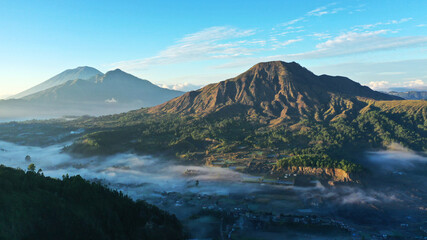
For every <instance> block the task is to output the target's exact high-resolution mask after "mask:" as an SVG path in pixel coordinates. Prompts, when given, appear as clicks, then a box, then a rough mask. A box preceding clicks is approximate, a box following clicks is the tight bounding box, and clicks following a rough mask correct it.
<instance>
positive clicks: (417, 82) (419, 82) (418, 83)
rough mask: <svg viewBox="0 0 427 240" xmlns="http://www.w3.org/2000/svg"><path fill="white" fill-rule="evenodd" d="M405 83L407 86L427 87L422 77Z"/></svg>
mask: <svg viewBox="0 0 427 240" xmlns="http://www.w3.org/2000/svg"><path fill="white" fill-rule="evenodd" d="M405 85H406V87H413V88H420V87H427V83H425V82H424V81H423V80H421V79H416V80H413V81H409V82H406V83H405Z"/></svg>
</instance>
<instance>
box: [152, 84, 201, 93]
mask: <svg viewBox="0 0 427 240" xmlns="http://www.w3.org/2000/svg"><path fill="white" fill-rule="evenodd" d="M158 85H159V86H160V87H162V88H168V89H172V90H177V91H183V92H189V91H193V90H197V89H200V88H201V87H203V85H195V84H191V83H188V82H185V83H177V84H172V85H167V84H158Z"/></svg>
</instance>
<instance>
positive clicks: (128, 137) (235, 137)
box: [65, 101, 427, 170]
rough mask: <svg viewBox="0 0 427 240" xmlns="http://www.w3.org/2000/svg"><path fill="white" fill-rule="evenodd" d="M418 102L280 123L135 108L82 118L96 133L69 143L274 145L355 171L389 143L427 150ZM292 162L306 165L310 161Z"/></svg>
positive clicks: (200, 148) (163, 148) (185, 151)
mask: <svg viewBox="0 0 427 240" xmlns="http://www.w3.org/2000/svg"><path fill="white" fill-rule="evenodd" d="M399 104H400V105H399ZM418 104H419V105H420V106H421V107H420V106H417V105H414V104H412V105H411V104H408V103H407V102H405V101H397V103H396V102H392V101H389V102H386V101H384V102H375V103H374V104H372V105H369V106H368V107H367V108H364V109H363V110H361V112H360V114H358V115H356V116H355V117H354V118H350V117H347V118H345V117H343V118H338V119H336V120H334V121H329V122H324V121H323V122H319V121H315V120H313V119H308V118H307V119H301V120H300V121H298V122H288V123H284V124H281V125H277V126H271V125H267V124H263V123H260V122H258V121H252V120H250V119H247V118H245V116H244V115H235V116H234V117H222V118H220V117H218V116H214V117H212V116H211V117H209V116H208V117H203V118H200V117H194V116H188V115H187V116H184V115H177V114H163V115H162V114H150V113H146V112H144V111H134V112H130V113H127V114H123V115H114V116H110V117H103V118H96V119H88V120H85V121H81V122H79V123H78V127H81V128H85V129H88V128H89V127H92V128H93V132H91V133H88V134H86V135H85V136H83V137H82V138H80V139H79V140H78V141H76V142H75V143H74V144H73V145H71V146H68V147H66V148H65V150H66V151H69V152H73V153H79V154H87V155H93V154H112V153H116V152H120V151H126V150H128V149H133V150H134V151H136V152H139V153H158V152H163V153H170V154H174V155H176V156H177V157H179V158H182V159H192V158H193V157H194V156H200V155H204V156H206V155H212V154H224V153H230V152H233V151H242V150H239V149H242V148H245V151H257V150H266V149H269V150H270V151H275V152H277V153H280V154H281V155H287V156H298V155H306V156H309V155H311V156H312V157H311V158H316V156H322V157H321V158H319V160H320V159H323V157H324V156H326V158H327V159H328V160H327V161H326V162H328V164H326V165H325V166H326V167H329V166H333V167H339V168H342V169H347V170H356V169H360V167H357V166H355V165H354V164H353V163H352V162H356V159H357V158H358V157H360V156H361V154H363V152H364V151H366V150H369V149H384V148H386V147H387V146H388V145H390V144H392V143H398V144H400V145H402V146H404V147H407V148H410V149H412V150H416V151H426V150H427V146H426V145H425V143H426V142H427V121H426V107H425V106H426V104H425V103H423V102H420V103H418ZM414 106H415V107H414ZM412 111H415V112H412ZM313 156H314V157H313ZM313 161H315V160H313ZM303 162H305V163H303ZM324 162H325V161H324ZM287 164H291V165H294V166H304V165H306V164H308V162H307V161H288V163H287ZM313 164H314V166H317V165H318V164H317V163H313ZM313 164H310V166H311V165H313ZM316 164H317V165H316ZM319 164H320V163H319ZM321 165H322V164H321ZM319 166H320V165H319ZM320 167H323V165H322V166H320Z"/></svg>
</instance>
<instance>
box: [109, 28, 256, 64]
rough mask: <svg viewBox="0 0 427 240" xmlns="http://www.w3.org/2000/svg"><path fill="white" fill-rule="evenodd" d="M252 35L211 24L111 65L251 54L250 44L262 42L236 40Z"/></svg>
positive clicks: (222, 57)
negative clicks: (161, 47) (163, 46)
mask: <svg viewBox="0 0 427 240" xmlns="http://www.w3.org/2000/svg"><path fill="white" fill-rule="evenodd" d="M254 34H255V30H252V29H250V30H240V29H236V28H231V27H211V28H207V29H204V30H202V31H199V32H196V33H193V34H188V35H186V36H185V37H184V38H182V39H181V40H179V41H178V42H177V43H176V44H175V45H172V46H170V47H168V48H167V49H165V50H163V51H161V52H160V53H159V54H158V55H156V56H153V57H149V58H145V59H140V60H132V61H124V62H118V63H115V64H113V66H115V67H119V68H122V69H124V70H132V69H144V68H147V67H149V66H152V65H164V64H173V63H182V62H190V61H201V60H209V59H224V58H233V57H238V56H245V55H252V53H253V52H254V51H256V49H255V48H253V47H251V46H252V45H263V44H264V42H262V41H255V42H248V41H237V40H236V39H240V38H243V37H249V36H252V35H254Z"/></svg>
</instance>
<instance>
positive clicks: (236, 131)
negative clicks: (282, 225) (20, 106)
mask: <svg viewBox="0 0 427 240" xmlns="http://www.w3.org/2000/svg"><path fill="white" fill-rule="evenodd" d="M117 73H118V74H122V73H121V72H120V71H117ZM106 75H108V74H106ZM106 81H107V80H106V79H104V80H102V81H101V80H100V78H98V79H97V80H95V82H96V83H97V84H99V82H103V83H105V82H106ZM94 84H95V83H94ZM47 126H48V127H47ZM426 126H427V101H423V100H403V99H402V98H400V97H397V96H392V95H388V94H385V93H380V92H376V91H373V90H371V89H370V88H368V87H365V86H361V85H360V84H359V83H356V82H354V81H352V80H350V79H348V78H345V77H333V76H327V75H321V76H316V75H314V74H313V73H311V72H310V71H309V70H307V69H305V68H303V67H301V66H300V65H299V64H297V63H294V62H292V63H285V62H267V63H259V64H257V65H255V66H253V67H252V68H251V69H249V70H248V71H246V72H244V73H243V74H241V75H239V76H237V77H235V78H232V79H228V80H225V81H222V82H219V83H217V84H211V85H208V86H206V87H204V88H202V89H200V90H197V91H193V92H189V93H185V94H184V95H182V96H180V97H177V98H174V99H172V100H170V101H168V102H166V103H163V104H160V105H158V106H155V107H151V108H144V109H139V110H135V111H130V112H126V113H121V114H115V115H110V116H103V117H98V118H82V119H77V120H74V121H62V122H61V121H58V122H49V123H47V124H44V122H37V121H33V122H26V123H22V124H16V123H9V124H0V139H4V140H6V141H11V142H19V143H34V142H36V143H38V144H41V143H42V142H41V141H47V142H49V141H56V140H55V139H64V141H66V140H68V141H69V140H70V139H71V138H75V137H76V135H70V134H69V133H70V131H78V130H79V129H84V133H82V134H80V136H79V138H78V139H77V140H76V141H74V143H73V144H72V145H70V146H67V147H65V148H64V151H67V152H70V153H74V154H78V155H108V154H115V153H118V152H129V151H134V152H136V153H141V154H158V153H161V154H170V155H171V156H172V157H176V158H179V159H182V160H189V161H191V163H194V164H205V165H214V164H220V165H223V166H224V167H236V168H237V167H238V168H239V169H242V170H241V171H245V172H250V173H257V174H270V173H274V172H275V171H279V169H280V168H282V169H285V170H286V169H288V170H289V169H291V170H292V169H293V168H294V167H297V168H309V169H308V170H307V169H306V170H307V171H308V172H313V173H316V172H317V173H322V172H324V173H325V172H330V173H331V172H339V171H335V170H334V169H341V170H343V171H345V172H347V173H358V172H359V173H360V172H363V168H362V167H361V166H360V165H359V162H358V161H359V160H360V159H363V158H364V157H365V155H364V154H365V152H366V151H370V150H378V149H387V148H388V147H389V146H391V145H396V144H398V145H399V146H400V145H401V146H403V147H406V148H409V149H412V150H415V151H420V152H421V151H427V145H426V144H425V143H426V142H427V128H426ZM21 133H25V134H21ZM58 133H60V134H59V135H58ZM29 136H32V137H29ZM40 139H47V140H40ZM47 142H45V144H47ZM53 143H55V142H51V144H53ZM224 159H226V160H224ZM272 160H273V161H276V164H271V163H274V162H272ZM315 168H322V169H321V170H319V169H315ZM325 169H328V170H325ZM280 171H281V170H280ZM327 175H330V174H327ZM332 175H333V174H332ZM350 177H351V176H350ZM346 179H350V178H347V177H346ZM351 179H354V178H353V177H351Z"/></svg>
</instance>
